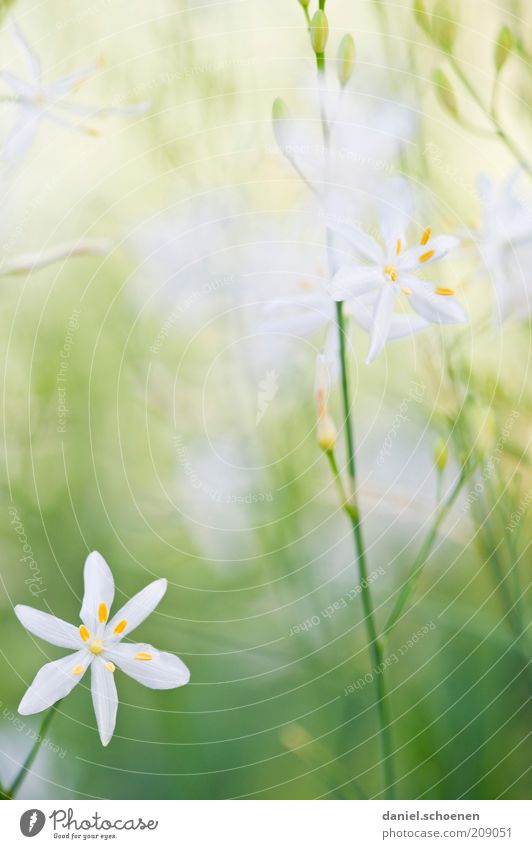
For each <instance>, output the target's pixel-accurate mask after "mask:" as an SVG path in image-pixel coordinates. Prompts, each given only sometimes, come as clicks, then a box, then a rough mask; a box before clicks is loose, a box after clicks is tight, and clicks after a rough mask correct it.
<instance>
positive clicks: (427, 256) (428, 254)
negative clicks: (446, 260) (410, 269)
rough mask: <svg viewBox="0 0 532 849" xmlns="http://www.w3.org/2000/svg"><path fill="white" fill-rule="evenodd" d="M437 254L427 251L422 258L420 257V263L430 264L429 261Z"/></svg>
mask: <svg viewBox="0 0 532 849" xmlns="http://www.w3.org/2000/svg"><path fill="white" fill-rule="evenodd" d="M435 253H436V251H427V252H426V253H424V254H421V256H420V257H419V261H420V262H428V260H429V259H432V257H433V256H434V254H435Z"/></svg>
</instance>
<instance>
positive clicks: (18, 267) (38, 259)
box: [0, 239, 111, 277]
mask: <svg viewBox="0 0 532 849" xmlns="http://www.w3.org/2000/svg"><path fill="white" fill-rule="evenodd" d="M110 248H111V243H110V242H107V241H105V240H104V239H80V240H79V241H75V242H66V243H65V244H63V245H56V247H54V248H48V249H47V250H44V251H36V252H35V253H29V254H19V255H18V256H14V257H11V258H9V257H4V258H3V260H2V261H1V262H0V277H8V276H11V275H15V274H29V273H30V272H32V271H37V270H38V269H39V268H45V267H46V266H47V265H52V264H53V263H54V262H60V261H61V260H63V259H69V258H70V257H74V256H99V255H101V254H105V253H107V252H108V251H109V250H110Z"/></svg>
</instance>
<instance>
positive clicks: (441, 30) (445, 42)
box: [432, 0, 456, 53]
mask: <svg viewBox="0 0 532 849" xmlns="http://www.w3.org/2000/svg"><path fill="white" fill-rule="evenodd" d="M432 37H433V39H434V41H435V42H436V44H438V45H439V46H440V47H442V48H443V50H446V51H447V52H448V53H451V52H452V49H453V45H454V40H455V38H456V21H455V20H454V18H453V13H452V9H451V7H450V5H449V3H448V0H438V2H437V3H436V5H435V6H434V14H433V16H432Z"/></svg>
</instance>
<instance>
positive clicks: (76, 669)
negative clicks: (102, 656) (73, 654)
mask: <svg viewBox="0 0 532 849" xmlns="http://www.w3.org/2000/svg"><path fill="white" fill-rule="evenodd" d="M84 669H85V667H84V666H83V664H82V663H78V665H77V666H75V667H74V669H73V670H72V674H73V675H81V673H82V672H83V671H84Z"/></svg>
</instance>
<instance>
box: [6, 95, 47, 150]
mask: <svg viewBox="0 0 532 849" xmlns="http://www.w3.org/2000/svg"><path fill="white" fill-rule="evenodd" d="M19 112H20V114H19V116H18V118H17V121H16V123H15V125H14V127H13V129H12V130H11V132H10V133H9V135H8V137H7V139H6V143H5V146H4V159H5V160H6V161H8V162H13V161H15V160H16V159H19V158H20V157H21V156H23V155H24V154H25V153H26V151H27V150H28V149H29V148H30V147H31V145H32V143H33V140H34V138H35V136H36V135H37V131H38V129H39V125H40V123H41V121H42V118H43V111H42V109H35V108H34V107H32V106H20V107H19Z"/></svg>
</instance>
